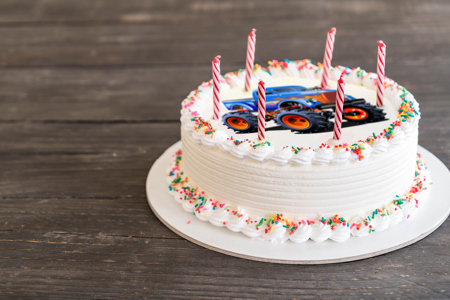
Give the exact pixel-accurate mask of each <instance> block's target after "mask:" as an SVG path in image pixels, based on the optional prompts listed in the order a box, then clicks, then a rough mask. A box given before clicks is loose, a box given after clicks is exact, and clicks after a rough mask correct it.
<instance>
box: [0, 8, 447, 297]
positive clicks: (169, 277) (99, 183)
mask: <svg viewBox="0 0 450 300" xmlns="http://www.w3.org/2000/svg"><path fill="white" fill-rule="evenodd" d="M332 26H336V27H337V29H338V33H337V37H336V47H335V53H334V55H333V64H341V65H348V66H361V67H362V68H363V69H366V70H369V71H370V70H374V69H375V65H376V47H374V45H376V40H377V39H383V40H384V41H385V42H386V44H387V46H388V48H387V67H386V73H387V75H388V76H390V77H392V78H394V79H395V80H396V81H398V82H399V83H401V84H402V85H404V86H405V87H406V88H408V89H409V90H410V91H411V92H412V93H413V94H414V95H415V96H416V98H417V99H418V100H419V101H420V104H421V106H420V108H421V112H422V119H421V121H420V144H421V145H423V146H424V147H425V148H427V149H428V150H430V151H431V152H433V153H434V154H435V155H436V156H438V157H439V158H440V159H441V160H442V161H443V162H444V163H445V164H446V165H447V166H450V151H449V150H448V149H449V147H450V142H449V141H450V130H449V129H450V127H449V125H448V121H449V120H450V106H449V105H448V97H449V96H448V95H449V94H450V86H449V85H448V78H449V76H450V59H449V58H448V53H449V52H448V49H449V46H450V37H449V35H448V30H449V29H450V4H449V3H448V1H426V2H424V1H407V2H406V1H388V0H386V1H364V2H359V1H294V0H290V1H284V2H283V4H280V3H278V2H276V1H270V0H261V1H245V2H244V1H230V0H222V1H207V0H202V1H200V0H196V1H181V0H173V1H157V0H148V1H147V0H146V1H144V0H128V1H118V0H95V1H92V0H78V1H59V0H37V1H31V0H23V1H15V0H5V1H1V2H0V36H1V37H2V39H1V40H0V67H1V70H0V71H1V72H0V86H1V88H0V136H1V139H0V204H1V205H0V298H2V299H6V298H21V299H22V298H57V299H63V298H67V299H74V298H145V297H147V298H195V299H215V298H243V299H244V298H245V299H274V298H275V299H292V298H301V299H318V298H327V299H331V298H333V299H335V298H342V299H380V298H406V299H443V298H449V297H450V290H449V286H450V276H449V262H450V259H449V245H450V229H449V226H448V223H449V222H445V223H444V224H443V225H442V226H441V227H440V228H439V229H438V230H436V232H434V233H433V234H432V235H430V236H429V237H427V238H426V239H424V240H422V241H420V242H418V243H416V244H414V245H411V246H409V247H406V248H404V249H401V250H399V251H395V252H393V253H389V254H386V255H383V256H380V257H376V258H372V259H367V260H363V261H358V262H353V263H343V264H337V265H321V266H291V265H274V264H265V263H259V262H254V261H247V260H242V259H237V258H232V257H229V256H226V255H222V254H219V253H215V252H213V251H209V250H206V249H203V248H201V247H199V246H197V245H194V244H192V243H190V242H187V241H186V240H184V239H182V238H180V237H179V236H177V235H176V234H174V233H172V232H171V231H170V230H169V229H167V228H166V227H165V226H164V225H162V224H161V223H160V222H159V221H158V220H157V218H156V217H155V216H154V215H153V213H152V212H151V211H150V209H149V207H148V205H147V202H146V197H145V179H146V175H147V172H148V169H149V168H150V166H151V165H152V163H153V162H154V161H155V159H156V158H157V157H158V156H159V155H160V154H161V153H162V152H163V151H164V150H165V149H166V148H167V147H169V146H170V145H172V144H173V143H175V142H176V141H177V140H179V108H180V106H179V105H180V101H181V100H182V99H183V98H184V97H185V96H186V95H187V94H188V93H189V91H190V90H192V89H194V88H195V87H196V86H197V85H198V84H199V83H201V82H202V81H205V80H209V79H210V77H211V70H210V61H211V58H212V57H214V56H215V55H217V54H221V55H222V57H223V59H222V70H223V71H224V72H226V71H232V70H236V69H238V68H242V67H243V65H244V61H245V47H246V39H245V36H246V35H247V34H248V32H249V30H250V29H251V28H253V27H256V28H257V29H258V32H257V34H258V39H257V46H256V47H257V50H256V62H257V63H260V64H265V62H266V61H267V60H269V59H273V58H276V59H284V58H291V59H298V58H306V57H308V58H311V59H312V60H313V62H317V61H320V60H321V59H322V55H323V49H324V43H325V32H326V30H328V29H329V28H330V27H332ZM330 251H332V249H330Z"/></svg>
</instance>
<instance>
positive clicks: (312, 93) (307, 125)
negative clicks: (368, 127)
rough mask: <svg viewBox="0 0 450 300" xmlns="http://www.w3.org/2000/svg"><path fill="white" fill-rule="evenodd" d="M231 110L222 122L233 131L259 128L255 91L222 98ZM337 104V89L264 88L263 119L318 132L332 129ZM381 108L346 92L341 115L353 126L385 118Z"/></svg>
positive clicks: (294, 86) (290, 127)
mask: <svg viewBox="0 0 450 300" xmlns="http://www.w3.org/2000/svg"><path fill="white" fill-rule="evenodd" d="M223 104H224V105H225V107H226V108H227V109H228V110H230V111H231V112H228V113H226V114H224V115H223V116H222V120H223V122H224V125H226V126H227V127H228V128H230V129H232V130H234V131H235V132H242V133H247V132H256V131H258V120H257V116H256V115H255V114H253V113H252V112H257V111H258V90H257V89H256V90H254V91H253V93H252V98H248V99H236V100H225V101H223ZM335 105H336V90H332V89H321V88H319V87H314V88H306V87H303V86H298V85H293V86H279V87H268V88H266V122H267V121H270V120H274V121H275V123H277V124H278V125H280V126H282V127H283V128H284V129H289V130H291V131H295V132H299V133H312V132H321V131H326V130H329V129H332V128H333V126H334V123H333V122H332V121H330V120H329V119H330V118H333V117H334V114H333V111H334V109H335ZM384 116H385V113H384V112H383V110H382V109H380V108H377V107H375V106H373V105H372V104H370V103H366V101H365V100H364V99H355V98H354V97H352V96H349V95H345V101H344V112H343V116H342V118H343V119H344V120H347V121H348V122H352V123H354V124H355V125H357V124H365V123H371V122H377V121H382V120H385V117H384Z"/></svg>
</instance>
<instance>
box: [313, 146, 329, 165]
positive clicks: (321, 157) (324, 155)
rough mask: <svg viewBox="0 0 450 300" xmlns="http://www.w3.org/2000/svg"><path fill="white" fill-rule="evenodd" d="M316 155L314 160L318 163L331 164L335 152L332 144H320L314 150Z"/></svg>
mask: <svg viewBox="0 0 450 300" xmlns="http://www.w3.org/2000/svg"><path fill="white" fill-rule="evenodd" d="M314 153H315V156H314V159H313V162H314V163H315V164H317V165H326V164H329V163H330V161H331V160H332V159H333V155H334V152H333V150H332V148H331V146H330V145H327V146H320V147H319V148H317V149H315V150H314Z"/></svg>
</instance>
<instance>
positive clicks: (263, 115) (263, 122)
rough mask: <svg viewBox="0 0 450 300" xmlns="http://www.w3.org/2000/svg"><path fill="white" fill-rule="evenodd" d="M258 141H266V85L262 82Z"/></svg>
mask: <svg viewBox="0 0 450 300" xmlns="http://www.w3.org/2000/svg"><path fill="white" fill-rule="evenodd" d="M258 139H259V140H260V141H262V142H264V141H265V140H266V84H265V83H264V81H262V80H260V81H259V83H258Z"/></svg>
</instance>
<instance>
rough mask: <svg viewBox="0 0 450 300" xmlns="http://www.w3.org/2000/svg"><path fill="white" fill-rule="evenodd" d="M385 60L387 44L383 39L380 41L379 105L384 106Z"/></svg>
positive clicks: (378, 63) (378, 68) (378, 64)
mask: <svg viewBox="0 0 450 300" xmlns="http://www.w3.org/2000/svg"><path fill="white" fill-rule="evenodd" d="M385 61H386V44H385V43H383V41H378V59H377V107H382V106H383V96H384V67H385Z"/></svg>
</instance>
